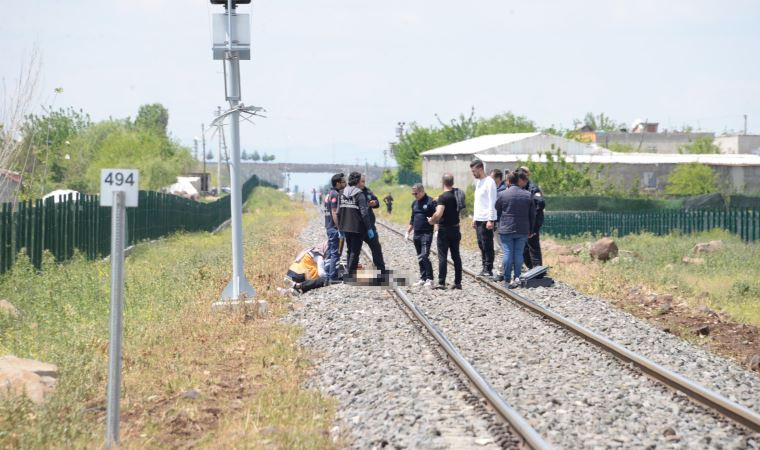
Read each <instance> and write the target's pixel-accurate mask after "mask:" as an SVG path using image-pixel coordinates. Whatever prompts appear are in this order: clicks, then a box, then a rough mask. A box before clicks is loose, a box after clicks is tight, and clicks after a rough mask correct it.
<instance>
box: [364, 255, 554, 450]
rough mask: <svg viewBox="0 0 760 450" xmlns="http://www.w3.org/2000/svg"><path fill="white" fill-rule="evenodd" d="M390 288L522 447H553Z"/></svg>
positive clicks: (402, 295) (420, 313)
mask: <svg viewBox="0 0 760 450" xmlns="http://www.w3.org/2000/svg"><path fill="white" fill-rule="evenodd" d="M362 253H363V255H364V257H365V260H367V261H371V260H372V256H371V255H370V254H369V252H368V250H367V249H366V248H365V247H362ZM389 287H390V291H391V292H392V293H393V295H395V297H396V298H397V299H398V300H399V306H400V307H401V308H404V309H405V311H406V312H407V313H408V314H409V315H410V318H412V319H413V320H416V321H417V322H418V323H419V324H420V325H421V328H422V329H424V330H425V331H426V332H427V333H428V335H429V336H430V337H431V338H432V339H433V340H434V341H435V342H436V343H437V344H438V346H439V348H440V349H441V350H442V351H443V352H444V353H445V355H447V356H448V358H449V359H450V360H451V361H452V362H453V363H454V365H455V366H456V367H457V369H458V370H459V372H460V373H461V374H462V375H463V376H464V377H465V378H466V380H467V381H468V382H469V385H470V387H471V389H470V390H471V391H473V390H474V391H476V392H478V393H479V394H480V395H481V396H482V397H483V399H484V400H485V401H486V402H487V404H488V405H489V406H490V407H491V408H492V410H493V411H494V412H495V413H496V414H497V415H498V417H500V418H501V419H502V420H503V421H504V423H505V424H506V426H507V428H508V429H509V430H510V431H511V432H512V435H513V437H518V438H519V446H520V447H525V448H532V449H535V450H545V449H550V448H552V447H551V446H550V445H549V444H548V443H547V442H546V441H544V439H543V438H542V437H541V436H540V435H539V434H538V433H537V432H536V430H534V429H533V427H531V426H530V424H528V422H527V421H526V420H525V418H524V417H522V416H521V415H520V414H519V413H518V412H517V411H516V410H515V409H514V408H513V407H512V406H511V405H510V404H509V403H507V401H506V400H504V399H503V398H502V397H501V396H500V395H499V394H498V392H497V391H496V390H495V389H494V388H493V386H491V384H490V383H489V382H488V381H487V380H486V379H485V377H484V376H483V375H482V374H481V373H480V372H478V371H477V370H476V369H475V368H474V367H473V366H472V364H470V363H469V362H468V361H467V359H466V358H465V357H464V356H463V355H462V353H461V352H460V351H459V349H458V348H457V347H456V346H455V345H454V344H453V343H452V342H451V340H450V339H449V338H448V337H447V336H446V334H445V333H443V332H442V331H441V330H440V329H438V327H436V326H435V325H434V324H433V323H432V322H431V321H430V319H429V318H428V317H427V315H426V314H425V312H424V311H423V310H422V309H420V308H419V307H418V306H417V305H416V304H414V302H412V301H411V299H410V298H409V296H407V295H406V293H404V291H403V290H401V289H400V288H399V286H398V285H397V284H396V282H395V281H394V280H391V284H390V286H389ZM494 434H497V435H499V434H502V433H499V431H498V430H496V431H494ZM496 437H497V441H498V442H499V443H501V444H502V445H503V446H505V447H506V446H507V444H508V443H510V442H511V441H512V440H513V439H510V436H496Z"/></svg>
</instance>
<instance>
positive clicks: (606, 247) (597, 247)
mask: <svg viewBox="0 0 760 450" xmlns="http://www.w3.org/2000/svg"><path fill="white" fill-rule="evenodd" d="M589 253H590V254H591V257H592V258H594V259H596V260H599V261H609V260H610V259H612V258H614V257H616V256H617V255H618V247H617V244H615V241H614V240H613V239H612V238H602V239H599V240H598V241H596V242H594V244H593V245H592V246H591V250H590V251H589Z"/></svg>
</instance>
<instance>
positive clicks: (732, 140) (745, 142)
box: [714, 134, 760, 155]
mask: <svg viewBox="0 0 760 450" xmlns="http://www.w3.org/2000/svg"><path fill="white" fill-rule="evenodd" d="M714 142H715V145H717V146H718V147H720V152H721V153H728V154H738V153H751V154H755V155H760V135H757V134H735V135H724V136H718V137H716V138H715V141H714Z"/></svg>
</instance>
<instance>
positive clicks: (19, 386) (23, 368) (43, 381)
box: [0, 355, 58, 404]
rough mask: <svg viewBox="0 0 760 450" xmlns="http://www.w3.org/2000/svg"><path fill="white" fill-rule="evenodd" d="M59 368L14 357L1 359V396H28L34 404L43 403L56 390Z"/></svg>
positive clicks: (8, 356)
mask: <svg viewBox="0 0 760 450" xmlns="http://www.w3.org/2000/svg"><path fill="white" fill-rule="evenodd" d="M57 376H58V367H57V366H56V365H55V364H49V363H44V362H40V361H35V360H32V359H24V358H17V357H16V356H13V355H5V356H3V357H0V395H2V394H6V395H11V396H14V397H20V396H22V395H26V397H28V398H29V400H31V401H32V402H34V403H37V404H40V403H43V402H44V401H45V400H47V398H48V397H49V396H50V394H51V393H52V392H53V391H54V390H55V385H56V377H57Z"/></svg>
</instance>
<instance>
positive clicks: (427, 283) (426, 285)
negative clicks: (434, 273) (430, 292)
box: [424, 280, 433, 287]
mask: <svg viewBox="0 0 760 450" xmlns="http://www.w3.org/2000/svg"><path fill="white" fill-rule="evenodd" d="M424 286H425V287H433V280H427V281H425V284H424Z"/></svg>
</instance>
